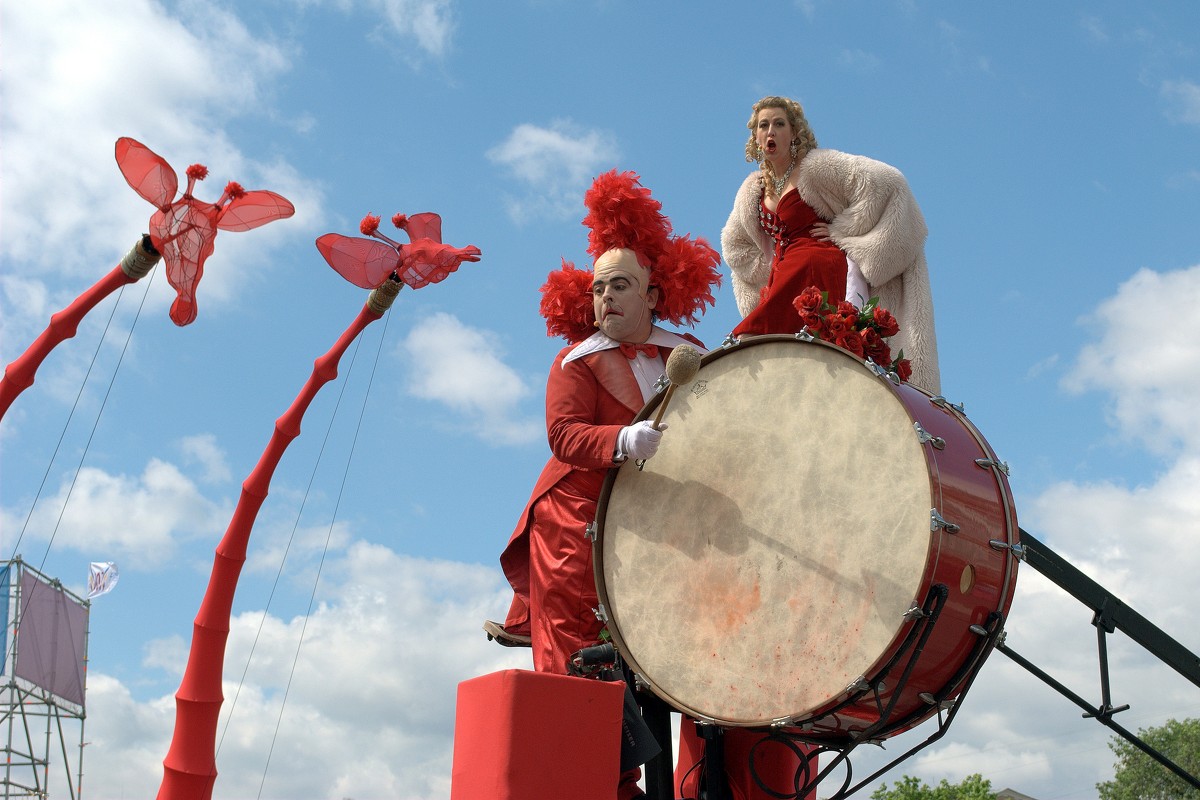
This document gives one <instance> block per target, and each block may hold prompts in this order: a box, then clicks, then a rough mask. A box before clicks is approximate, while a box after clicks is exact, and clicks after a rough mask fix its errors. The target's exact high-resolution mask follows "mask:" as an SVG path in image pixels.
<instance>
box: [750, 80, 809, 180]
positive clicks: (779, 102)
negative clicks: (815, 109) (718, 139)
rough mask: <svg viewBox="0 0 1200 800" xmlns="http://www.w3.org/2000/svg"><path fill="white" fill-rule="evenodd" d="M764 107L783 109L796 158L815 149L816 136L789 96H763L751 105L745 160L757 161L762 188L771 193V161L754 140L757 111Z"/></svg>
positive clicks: (802, 156)
mask: <svg viewBox="0 0 1200 800" xmlns="http://www.w3.org/2000/svg"><path fill="white" fill-rule="evenodd" d="M764 108H779V109H783V113H784V114H786V115H787V119H788V124H790V125H791V126H792V134H793V136H792V141H791V142H790V143H789V145H790V144H794V145H796V158H797V159H802V158H804V156H805V155H806V154H807V153H808V151H809V150H815V149H817V137H816V135H815V134H814V133H813V131H812V128H811V127H810V126H809V124H808V120H807V119H805V117H804V109H803V108H802V107H801V106H800V104H799V103H797V102H796V101H795V100H793V99H791V98H790V97H776V96H773V95H772V96H769V97H764V98H763V99H761V100H759V101H758V102H757V103H755V104H754V105H753V106H752V107H751V109H750V120H749V121H748V122H747V123H746V127H747V128H749V129H750V136H749V138H747V139H746V161H748V162H750V163H754V162H758V164H759V167H760V169H762V172H763V175H762V181H763V189H764V190H765V191H768V192H772V193H773V192H774V186H773V181H774V178H775V171H774V170H773V169H772V168H771V162H770V161H767V160H766V159H765V158H763V157H762V153H760V152H759V149H758V143H757V142H755V141H754V127H755V125H756V124H757V123H758V114H759V112H760V111H762V110H763V109H764Z"/></svg>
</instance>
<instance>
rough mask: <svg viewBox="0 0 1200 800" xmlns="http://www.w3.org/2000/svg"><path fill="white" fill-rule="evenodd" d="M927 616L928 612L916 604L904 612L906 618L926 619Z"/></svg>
mask: <svg viewBox="0 0 1200 800" xmlns="http://www.w3.org/2000/svg"><path fill="white" fill-rule="evenodd" d="M928 616H929V612H928V611H926V610H925V609H923V608H921V607H920V606H917V605H914V606H913V607H912V608H910V609H909V610H908V611H905V612H904V619H907V620H914V619H926V618H927V617H928Z"/></svg>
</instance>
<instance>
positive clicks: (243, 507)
mask: <svg viewBox="0 0 1200 800" xmlns="http://www.w3.org/2000/svg"><path fill="white" fill-rule="evenodd" d="M402 286H403V284H401V283H397V282H395V281H391V280H389V281H386V282H384V284H383V285H382V286H380V287H379V288H378V289H375V290H374V291H373V292H371V296H370V298H369V299H368V300H367V303H366V305H365V306H363V309H362V311H360V312H359V314H358V317H357V319H355V320H354V322H353V324H351V325H350V327H349V328H347V329H346V332H345V333H343V334H342V337H341V338H340V339H338V341H337V344H335V345H334V346H333V348H332V349H330V351H329V352H328V353H326V354H325V355H323V356H321V357H320V358H318V359H317V360H316V362H315V363H314V364H313V371H312V375H311V376H310V377H309V379H308V382H307V383H305V384H304V388H303V389H301V391H300V394H299V395H297V397H296V399H295V401H293V402H292V405H291V407H290V408H289V409H288V410H287V411H286V412H285V413H284V415H283V416H282V417H280V418H279V419H277V420H276V421H275V432H274V433H273V434H272V435H271V441H270V442H269V443H268V444H267V448H266V450H265V451H263V454H262V457H261V458H260V459H259V462H258V465H257V466H255V468H254V471H253V472H251V473H250V476H249V477H248V478H246V481H245V483H243V484H242V493H241V497H240V498H239V499H238V504H237V507H236V508H235V509H234V511H233V519H232V520H231V521H230V523H229V527H228V528H227V529H226V531H225V536H224V537H223V538H222V539H221V543H220V544H218V545H217V551H216V557H215V558H214V560H213V569H212V575H211V576H210V578H209V581H208V590H207V591H206V592H205V594H204V600H203V601H202V602H201V604H200V612H199V613H198V614H197V615H196V620H195V622H194V624H193V627H192V647H191V651H190V653H189V655H188V662H187V667H186V668H185V669H184V672H183V681H182V683H181V684H180V686H179V691H178V692H176V694H175V732H174V735H173V736H172V738H171V747H170V750H169V751H168V752H167V757H166V759H164V760H163V782H162V785H161V786H160V787H159V790H158V798H159V800H209V798H211V797H212V789H213V783H214V782H215V781H216V778H217V765H216V741H217V718H218V716H219V715H220V712H221V703H222V702H223V700H224V696H223V695H222V693H221V676H222V670H223V667H224V662H225V644H226V641H227V640H228V638H229V619H230V614H231V612H232V608H233V595H234V592H235V591H236V589H237V580H238V575H239V574H240V573H241V570H242V564H244V563H245V561H246V546H247V544H248V543H249V540H250V529H251V528H252V527H253V525H254V519H255V517H256V516H257V515H258V510H259V508H260V507H261V506H262V504H263V501H264V500H266V498H267V490H268V488H269V486H270V483H271V476H272V474H274V472H275V467H276V466H277V465H278V464H279V459H280V458H281V457H282V456H283V452H284V450H286V449H287V447H288V445H289V444H291V443H292V440H293V439H295V438H296V437H297V436H299V435H300V420H301V419H302V418H303V417H304V412H305V411H306V410H307V409H308V406H309V404H310V403H311V402H312V400H313V398H314V397H316V395H317V392H318V391H319V390H320V388H321V387H322V386H323V385H324V384H326V383H328V382H329V381H331V380H333V379H334V378H336V377H337V368H338V361H340V360H341V357H342V355H343V354H344V353H345V352H346V349H347V348H348V347H349V346H350V344H351V342H353V341H354V339H355V338H357V337H358V335H359V334H360V333H362V331H363V330H364V329H365V328H366V327H367V325H369V324H371V323H372V322H374V321H375V320H377V319H379V318H380V317H382V316H383V314H384V312H385V311H387V309H388V308H389V307H390V306H391V304H392V301H393V300H395V298H396V295H397V294H398V293H399V291H400V289H401V287H402Z"/></svg>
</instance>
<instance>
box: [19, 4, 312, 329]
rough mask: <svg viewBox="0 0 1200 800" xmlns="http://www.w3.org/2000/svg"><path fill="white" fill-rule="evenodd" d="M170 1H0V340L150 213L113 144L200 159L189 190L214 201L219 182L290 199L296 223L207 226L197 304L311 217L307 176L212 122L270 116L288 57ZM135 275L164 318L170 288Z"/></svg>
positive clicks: (219, 18) (215, 301)
mask: <svg viewBox="0 0 1200 800" xmlns="http://www.w3.org/2000/svg"><path fill="white" fill-rule="evenodd" d="M176 8H177V10H178V13H179V16H174V15H173V14H172V13H169V12H168V11H167V10H166V9H165V8H164V7H163V6H162V5H161V4H159V3H157V2H154V0H112V2H106V3H104V4H103V6H100V5H97V4H95V3H89V2H86V0H46V2H39V3H19V4H15V5H14V6H13V7H12V8H6V9H5V20H4V23H5V24H4V30H3V48H4V67H5V68H4V70H3V72H2V73H0V91H2V92H3V94H4V98H5V102H4V103H3V105H2V106H0V127H2V128H3V130H4V149H5V157H4V159H3V160H2V161H0V182H2V183H3V185H4V192H3V193H2V194H0V217H2V218H3V219H4V237H3V240H2V241H0V256H2V257H3V258H4V261H5V264H6V267H7V268H8V269H7V270H6V272H9V273H10V275H6V276H5V278H4V284H5V285H4V290H3V292H2V293H0V302H2V303H3V307H2V309H0V317H2V318H3V319H4V331H3V332H4V334H5V340H6V341H19V342H28V341H32V339H33V337H34V336H36V334H37V333H38V332H40V330H41V329H42V328H43V327H44V326H45V324H46V322H47V321H48V320H46V319H45V317H44V316H42V314H43V313H52V312H54V311H57V310H59V309H61V308H64V307H66V305H67V304H68V303H69V302H70V301H71V300H72V299H73V298H74V297H75V296H76V295H77V294H78V293H79V292H81V291H82V290H83V289H85V288H86V287H88V286H89V285H91V284H92V283H93V282H95V281H96V280H98V279H99V278H101V277H102V276H103V275H104V274H105V273H107V272H108V271H110V270H111V269H112V268H113V267H114V266H115V265H116V264H117V262H118V261H119V260H120V258H121V257H122V256H123V255H124V254H125V252H126V251H127V250H128V249H129V248H130V247H131V246H132V245H133V244H135V243H136V242H137V240H138V238H139V236H140V234H141V233H142V232H143V231H145V230H146V227H147V222H148V220H149V219H150V216H151V214H152V213H153V211H154V209H153V208H152V207H151V206H150V205H149V204H148V203H146V202H145V201H144V200H142V199H141V198H140V197H138V196H137V195H136V194H135V193H134V192H133V190H132V189H130V187H129V186H128V185H127V184H126V182H125V180H124V178H123V177H122V175H121V173H120V171H119V170H118V167H117V164H116V161H115V159H114V143H115V142H116V140H117V139H118V138H119V137H121V136H132V137H133V138H135V139H137V140H139V141H141V142H143V143H144V144H145V145H146V146H148V147H150V148H151V149H152V150H153V151H155V152H156V153H158V154H159V155H161V156H163V157H164V158H165V159H166V160H167V162H168V163H169V164H170V165H171V166H172V168H174V169H175V171H176V172H177V174H182V173H183V171H184V170H185V169H186V168H187V167H188V165H189V164H192V163H203V164H206V165H208V166H209V168H210V178H209V180H208V181H207V182H206V183H204V184H201V185H200V186H199V187H198V188H197V192H196V194H197V196H198V197H200V198H201V199H204V200H213V201H215V200H216V199H217V197H218V196H219V195H220V194H221V190H222V188H223V187H224V184H225V182H227V181H228V180H237V181H238V182H239V183H241V184H242V185H243V186H245V187H246V188H248V189H260V188H265V189H271V190H273V191H276V192H278V193H280V194H283V195H284V196H285V197H287V198H288V199H289V200H291V201H292V202H293V204H295V205H296V207H297V210H298V211H297V217H298V219H293V220H287V221H284V222H275V223H272V224H271V225H269V226H266V227H264V228H262V229H259V230H256V231H253V232H251V233H250V234H229V233H223V234H221V235H220V237H219V238H220V240H219V241H218V243H217V252H216V253H215V254H214V256H213V257H212V258H211V259H210V260H209V262H208V265H207V269H206V273H205V276H204V280H203V282H202V283H201V285H200V286H199V290H198V301H199V305H200V313H206V311H207V312H209V313H211V311H212V309H213V308H214V307H217V306H219V305H221V304H223V303H224V302H225V301H226V300H228V298H230V297H232V296H233V295H235V294H236V292H237V289H238V288H239V287H241V286H244V285H246V284H247V282H248V281H250V280H252V279H253V276H254V272H253V271H251V270H239V269H236V268H234V267H233V266H230V265H234V264H237V263H243V264H244V263H262V262H265V261H268V259H265V258H264V257H263V256H264V254H265V253H266V252H268V251H270V250H272V249H274V248H275V247H278V246H279V244H280V243H281V242H282V241H284V240H285V239H286V238H287V237H289V236H291V235H292V230H294V228H293V227H292V226H295V225H296V224H298V223H299V224H303V223H304V222H305V221H311V220H312V219H313V218H315V217H319V215H320V213H321V211H320V206H321V195H320V192H319V190H318V189H317V188H316V187H315V186H314V185H313V184H312V183H311V182H308V181H306V180H304V179H302V178H301V177H300V176H299V173H298V172H297V171H296V170H295V169H294V168H292V167H290V165H287V164H285V163H281V162H278V161H272V162H259V161H257V160H255V159H254V158H253V157H251V156H248V155H246V154H245V153H244V152H243V150H242V149H241V148H240V146H238V145H235V144H234V143H232V142H231V141H230V137H229V135H228V134H227V133H226V129H225V126H226V125H227V124H228V123H229V122H230V121H232V120H233V119H235V118H237V117H239V116H243V115H246V114H258V113H264V114H265V113H268V110H267V109H268V107H269V104H270V102H271V99H272V98H271V91H272V90H271V86H272V82H273V81H274V80H275V79H276V78H278V76H279V75H281V74H282V73H284V72H285V71H286V70H287V69H288V68H289V67H290V63H289V54H288V53H287V52H285V50H284V49H282V48H281V47H280V46H279V45H277V44H275V43H272V42H266V41H262V40H259V39H256V38H255V37H254V36H253V35H252V34H251V33H250V32H249V31H248V30H247V29H246V27H245V26H244V25H243V24H242V23H241V21H240V20H239V19H238V18H237V17H236V16H234V15H233V14H232V13H231V12H228V11H224V10H222V9H221V8H219V7H214V6H212V5H211V4H203V5H202V4H200V3H192V2H185V3H183V4H181V5H180V6H178V7H176ZM160 270H161V267H160ZM17 275H19V276H20V277H19V278H17V277H15V276H17ZM147 282H150V283H151V286H152V288H151V298H152V299H151V303H150V305H149V308H153V309H155V310H156V311H157V312H158V313H161V314H163V315H165V313H166V308H167V306H168V305H169V302H170V298H171V296H172V295H173V293H172V292H171V290H170V289H169V287H168V286H167V283H166V281H165V280H162V279H161V278H159V279H157V280H152V279H143V284H144V283H147ZM39 283H40V284H42V287H43V288H42V289H40V290H39V289H38V288H37V284H39ZM46 287H53V288H46ZM138 288H142V287H141V285H139V287H138ZM31 293H32V294H39V293H40V297H41V300H40V302H39V310H38V313H34V312H32V311H29V310H26V309H25V308H23V307H22V306H21V305H20V303H19V300H20V297H28V296H29V295H30V294H31ZM10 334H11V336H10Z"/></svg>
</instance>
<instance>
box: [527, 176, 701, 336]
mask: <svg viewBox="0 0 1200 800" xmlns="http://www.w3.org/2000/svg"><path fill="white" fill-rule="evenodd" d="M583 202H584V205H585V206H587V209H588V214H587V216H586V217H584V218H583V224H584V225H586V226H587V227H588V228H589V232H588V253H590V254H591V256H592V259H593V261H594V260H595V259H597V258H599V257H600V256H601V255H603V254H604V253H606V252H608V251H609V250H616V249H619V248H627V249H629V250H632V251H634V253H636V254H637V256H638V261H640V262H641V263H643V264H644V265H646V266H648V267H649V268H650V285H651V286H657V287H658V290H659V292H658V295H659V297H658V305H657V307H656V308H655V309H654V311H655V314H656V315H657V316H658V318H659V319H662V320H665V321H667V322H669V323H671V324H672V325H677V326H678V325H685V324H686V325H689V326H690V325H695V324H696V320H697V319H698V318H699V316H700V315H701V314H703V313H704V307H705V305H710V306H711V305H712V304H713V303H714V302H715V299H714V297H713V293H712V287H713V286H720V285H721V274H720V273H719V272H717V265H718V264H720V263H721V257H720V256H719V255H718V254H717V251H716V250H714V249H713V248H712V247H710V246H709V244H708V242H706V241H704V239H701V238H695V239H693V238H691V237H690V236H672V235H671V221H670V220H669V219H667V218H666V217H665V216H664V215H663V213H662V203H660V202H658V201H657V200H655V199H654V198H653V197H651V196H650V190H649V189H647V188H646V187H644V186H642V185H641V184H640V183H638V176H637V173H634V172H620V173H618V172H617V171H616V170H612V171H611V172H606V173H604V174H603V175H601V176H600V177H598V178H596V180H595V181H594V182H593V183H592V186H591V188H590V189H588V191H587V193H586V194H585V195H584V197H583ZM541 292H542V302H541V309H540V310H541V313H542V316H543V317H545V319H546V332H547V335H549V336H562V337H563V338H564V339H566V340H567V341H568V342H572V343H574V342H580V341H583V340H584V339H586V338H587V337H589V336H591V335H592V334H593V333H595V330H596V329H595V325H594V322H595V319H596V317H595V313H594V311H593V310H592V273H591V270H586V269H576V268H575V265H574V264H572V263H571V262H569V261H567V260H566V259H563V263H562V268H561V269H557V270H555V271H554V272H551V273H550V275H549V277H548V278H547V279H546V283H545V284H543V286H542V288H541Z"/></svg>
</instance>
